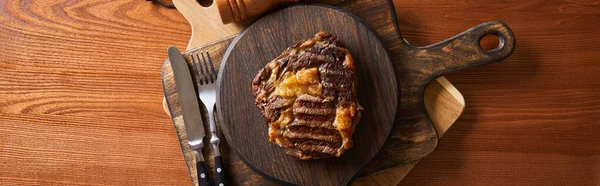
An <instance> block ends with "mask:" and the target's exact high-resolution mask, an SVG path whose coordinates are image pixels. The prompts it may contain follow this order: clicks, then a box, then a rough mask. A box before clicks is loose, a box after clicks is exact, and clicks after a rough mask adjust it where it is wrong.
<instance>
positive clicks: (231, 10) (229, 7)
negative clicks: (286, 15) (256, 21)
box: [215, 0, 299, 24]
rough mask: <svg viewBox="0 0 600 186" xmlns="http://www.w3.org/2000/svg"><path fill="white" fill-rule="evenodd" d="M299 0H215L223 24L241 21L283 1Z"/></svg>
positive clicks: (294, 0) (295, 0)
mask: <svg viewBox="0 0 600 186" xmlns="http://www.w3.org/2000/svg"><path fill="white" fill-rule="evenodd" d="M298 1H299V0H215V3H216V4H217V9H218V10H219V14H220V15H221V21H222V22H223V24H227V23H231V22H233V21H236V22H237V21H242V20H245V19H247V18H249V17H254V16H257V15H259V14H262V13H263V12H265V11H267V10H269V9H270V8H271V7H273V6H275V5H277V4H279V3H283V2H298Z"/></svg>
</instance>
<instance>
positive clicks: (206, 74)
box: [191, 52, 226, 186]
mask: <svg viewBox="0 0 600 186" xmlns="http://www.w3.org/2000/svg"><path fill="white" fill-rule="evenodd" d="M204 54H205V53H201V54H200V55H201V56H202V59H201V58H200V55H198V53H195V55H193V54H192V55H191V56H192V64H193V66H194V68H195V69H194V74H195V75H196V79H197V80H198V81H196V85H197V86H198V97H199V98H200V101H202V103H204V105H205V106H206V110H207V112H208V118H209V122H210V125H209V126H210V127H209V128H210V133H211V138H210V143H211V144H212V146H213V149H214V153H213V154H214V158H215V185H217V186H223V185H225V184H226V180H225V169H224V164H223V157H222V156H221V152H220V150H219V142H220V141H221V140H220V139H219V136H217V125H216V123H215V117H214V108H215V103H216V100H217V74H218V73H217V71H215V67H214V66H213V62H212V59H211V58H210V54H209V53H208V52H206V57H205V56H204Z"/></svg>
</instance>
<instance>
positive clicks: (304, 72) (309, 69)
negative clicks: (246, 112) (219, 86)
mask: <svg viewBox="0 0 600 186" xmlns="http://www.w3.org/2000/svg"><path fill="white" fill-rule="evenodd" d="M356 89H357V82H356V76H355V67H354V61H353V59H352V55H351V54H350V52H349V51H348V50H347V49H345V48H343V47H341V46H339V44H338V37H337V36H336V35H334V34H329V33H326V32H319V33H317V34H316V35H315V37H313V38H309V39H304V40H302V41H300V42H298V43H297V44H296V45H294V46H292V47H290V48H288V49H286V50H285V51H284V52H283V53H282V54H281V55H280V56H279V57H277V58H275V59H274V60H272V61H271V62H269V63H267V65H266V66H265V67H264V68H263V69H261V70H260V71H259V72H258V74H257V75H256V77H255V78H254V79H253V81H252V93H253V95H254V98H255V103H256V105H257V106H258V108H259V109H260V110H261V112H262V115H263V117H264V118H265V120H266V121H267V123H268V124H269V131H268V132H269V141H271V142H272V143H275V144H277V145H279V146H281V147H283V148H284V150H285V152H286V153H287V154H289V155H292V156H296V157H298V158H300V159H303V160H308V159H321V158H329V157H333V156H336V157H339V156H340V155H341V154H342V153H344V152H345V151H346V150H348V149H350V147H352V134H353V133H354V128H355V127H356V124H357V123H358V120H359V119H360V110H362V108H361V107H360V106H359V104H358V102H357V101H356Z"/></svg>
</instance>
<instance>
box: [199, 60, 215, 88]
mask: <svg viewBox="0 0 600 186" xmlns="http://www.w3.org/2000/svg"><path fill="white" fill-rule="evenodd" d="M201 55H202V61H204V70H206V74H204V76H206V77H207V81H208V83H214V81H213V78H212V75H211V73H210V72H209V71H208V62H206V58H205V57H204V53H201Z"/></svg>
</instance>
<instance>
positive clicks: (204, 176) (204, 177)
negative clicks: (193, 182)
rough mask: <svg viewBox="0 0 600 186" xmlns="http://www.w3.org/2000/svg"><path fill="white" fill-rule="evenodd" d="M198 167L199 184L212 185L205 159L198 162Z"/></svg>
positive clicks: (203, 185)
mask: <svg viewBox="0 0 600 186" xmlns="http://www.w3.org/2000/svg"><path fill="white" fill-rule="evenodd" d="M196 169H197V171H196V172H198V185H199V186H212V184H211V183H210V179H208V168H206V163H204V161H198V162H196Z"/></svg>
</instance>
